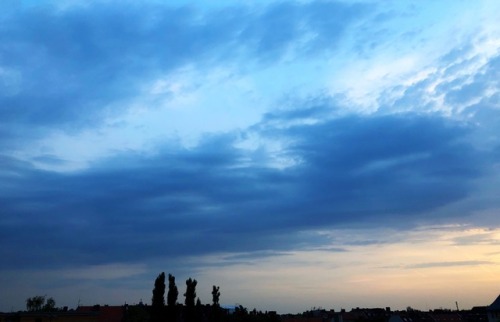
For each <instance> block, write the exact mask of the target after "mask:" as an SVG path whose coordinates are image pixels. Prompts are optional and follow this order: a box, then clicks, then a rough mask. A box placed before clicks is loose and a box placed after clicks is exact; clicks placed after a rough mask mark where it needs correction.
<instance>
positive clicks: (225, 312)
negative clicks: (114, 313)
mask: <svg viewBox="0 0 500 322" xmlns="http://www.w3.org/2000/svg"><path fill="white" fill-rule="evenodd" d="M165 282H166V275H165V273H164V272H162V273H160V274H159V275H158V277H157V278H156V280H155V282H154V288H153V297H152V299H151V306H129V307H128V308H127V312H126V313H125V317H124V320H125V321H124V322H247V321H248V322H253V321H255V322H275V321H279V320H280V319H279V317H278V315H277V314H276V312H260V311H257V310H256V309H254V310H252V311H249V310H248V309H246V308H245V307H243V306H242V305H239V306H238V307H235V308H234V310H232V311H230V310H229V309H226V308H222V307H221V306H220V304H219V299H220V294H221V293H220V287H218V286H216V285H214V286H213V287H212V303H211V304H202V303H201V301H200V298H199V297H197V296H196V286H197V284H198V282H197V281H196V280H195V279H192V278H188V279H187V280H186V291H185V292H184V304H181V303H178V297H179V290H178V288H177V285H176V283H175V277H174V276H173V275H172V274H168V291H167V292H166V288H167V287H166V284H165ZM165 293H167V300H166V302H165Z"/></svg>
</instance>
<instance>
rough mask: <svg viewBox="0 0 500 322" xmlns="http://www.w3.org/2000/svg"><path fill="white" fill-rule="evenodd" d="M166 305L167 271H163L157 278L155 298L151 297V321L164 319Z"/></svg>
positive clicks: (154, 290)
mask: <svg viewBox="0 0 500 322" xmlns="http://www.w3.org/2000/svg"><path fill="white" fill-rule="evenodd" d="M164 307H165V273H164V272H162V273H161V274H160V275H158V277H157V278H156V280H155V287H154V289H153V298H152V299H151V321H152V322H158V321H161V320H163V309H164Z"/></svg>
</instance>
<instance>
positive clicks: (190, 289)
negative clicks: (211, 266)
mask: <svg viewBox="0 0 500 322" xmlns="http://www.w3.org/2000/svg"><path fill="white" fill-rule="evenodd" d="M196 284H198V282H197V281H196V280H194V279H191V277H190V278H189V279H187V280H186V293H184V296H185V297H186V299H185V300H184V304H185V305H186V306H187V307H193V306H194V301H195V299H196Z"/></svg>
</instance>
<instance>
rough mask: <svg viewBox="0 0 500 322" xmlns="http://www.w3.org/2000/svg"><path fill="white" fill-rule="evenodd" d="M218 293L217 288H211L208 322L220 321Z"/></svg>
mask: <svg viewBox="0 0 500 322" xmlns="http://www.w3.org/2000/svg"><path fill="white" fill-rule="evenodd" d="M219 298H220V291H219V287H218V286H215V285H214V286H213V287H212V310H211V311H210V321H212V322H219V321H220V305H219Z"/></svg>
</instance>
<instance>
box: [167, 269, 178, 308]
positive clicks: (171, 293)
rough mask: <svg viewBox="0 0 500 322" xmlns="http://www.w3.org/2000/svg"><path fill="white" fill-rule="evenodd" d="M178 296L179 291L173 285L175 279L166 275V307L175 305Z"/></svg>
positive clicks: (170, 275)
mask: <svg viewBox="0 0 500 322" xmlns="http://www.w3.org/2000/svg"><path fill="white" fill-rule="evenodd" d="M178 296H179V291H178V290H177V286H176V285H175V277H174V276H173V275H172V274H168V295H167V305H168V306H171V307H173V306H175V305H176V304H177V297H178Z"/></svg>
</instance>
